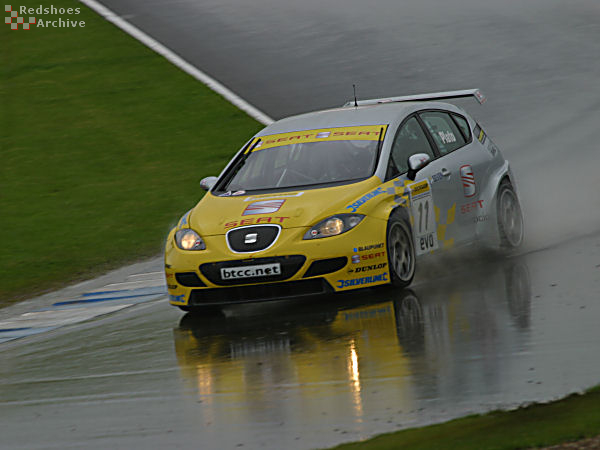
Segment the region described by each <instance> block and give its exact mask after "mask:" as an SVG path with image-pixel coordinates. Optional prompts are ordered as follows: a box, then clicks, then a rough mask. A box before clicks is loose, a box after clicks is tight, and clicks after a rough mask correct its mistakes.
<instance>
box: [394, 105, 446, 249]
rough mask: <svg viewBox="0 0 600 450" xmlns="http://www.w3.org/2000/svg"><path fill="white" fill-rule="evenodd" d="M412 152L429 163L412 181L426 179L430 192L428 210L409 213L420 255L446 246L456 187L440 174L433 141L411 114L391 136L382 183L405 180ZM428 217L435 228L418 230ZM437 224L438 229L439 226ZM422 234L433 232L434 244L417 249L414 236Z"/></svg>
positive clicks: (440, 165)
mask: <svg viewBox="0 0 600 450" xmlns="http://www.w3.org/2000/svg"><path fill="white" fill-rule="evenodd" d="M416 153H425V154H427V155H429V157H430V158H431V162H430V163H429V164H428V165H427V166H425V167H424V168H423V169H421V170H420V171H419V172H417V175H416V177H415V180H414V182H415V183H418V182H420V181H423V180H428V181H429V184H430V187H431V193H432V203H433V207H432V208H429V207H428V206H429V205H427V204H424V205H423V206H424V207H425V208H422V209H420V210H419V209H418V208H419V206H418V205H417V207H416V208H414V210H413V218H414V223H413V235H414V237H415V249H416V251H417V254H423V253H427V252H428V251H431V250H435V249H437V248H443V247H445V246H447V245H448V241H447V236H446V227H447V221H448V215H449V214H450V215H452V214H453V213H452V212H451V211H450V212H449V210H451V208H453V207H454V208H456V206H455V203H456V187H455V186H453V185H452V183H451V182H450V179H449V178H448V177H445V176H443V175H442V174H443V173H444V171H443V164H444V162H443V161H441V158H440V157H439V153H438V152H437V150H436V149H435V144H434V141H433V140H432V139H431V137H428V136H427V134H426V131H425V127H424V125H423V124H422V122H421V121H420V119H419V118H418V116H417V115H416V114H413V115H410V116H408V117H407V118H406V119H405V120H404V121H403V122H402V124H401V125H400V127H399V128H398V131H397V132H396V135H395V136H394V141H393V143H392V148H391V151H390V159H389V162H388V167H387V173H386V177H385V178H386V181H387V180H391V179H393V178H395V177H398V176H404V177H406V175H405V174H406V172H407V171H408V158H409V157H410V156H411V155H414V154H416ZM453 205H454V206H453ZM411 207H412V206H411ZM430 209H431V210H430ZM430 215H431V216H430ZM429 217H433V218H435V221H434V225H433V226H434V227H437V229H436V230H420V228H423V226H424V224H426V223H428V222H429V220H428V219H429ZM440 223H441V225H442V226H441V227H440V226H439V224H440ZM425 231H435V238H436V241H435V242H434V243H433V245H425V246H423V248H421V247H422V246H421V242H419V239H418V237H419V236H425V235H426V234H425ZM449 242H453V241H449Z"/></svg>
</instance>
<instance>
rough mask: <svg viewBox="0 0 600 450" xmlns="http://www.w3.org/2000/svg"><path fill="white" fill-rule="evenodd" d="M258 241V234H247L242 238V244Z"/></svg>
mask: <svg viewBox="0 0 600 450" xmlns="http://www.w3.org/2000/svg"><path fill="white" fill-rule="evenodd" d="M257 240H258V233H248V234H247V235H246V236H245V237H244V244H254V243H256V241H257Z"/></svg>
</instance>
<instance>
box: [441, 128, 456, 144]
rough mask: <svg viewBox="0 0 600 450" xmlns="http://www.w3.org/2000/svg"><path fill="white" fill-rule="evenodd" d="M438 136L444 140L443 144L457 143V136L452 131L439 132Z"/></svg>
mask: <svg viewBox="0 0 600 450" xmlns="http://www.w3.org/2000/svg"><path fill="white" fill-rule="evenodd" d="M438 136H439V137H440V139H441V140H442V143H443V144H451V143H453V142H456V136H454V133H452V132H451V131H438Z"/></svg>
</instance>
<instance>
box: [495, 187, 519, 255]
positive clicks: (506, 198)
mask: <svg viewBox="0 0 600 450" xmlns="http://www.w3.org/2000/svg"><path fill="white" fill-rule="evenodd" d="M497 203H498V233H499V234H500V247H501V248H502V249H505V250H511V249H515V248H518V247H519V246H520V245H521V243H522V242H523V214H522V213H521V206H520V205H519V199H518V198H517V194H516V193H515V190H514V189H513V187H512V185H511V184H510V182H508V181H506V180H505V181H503V182H502V183H501V184H500V187H499V188H498V202H497Z"/></svg>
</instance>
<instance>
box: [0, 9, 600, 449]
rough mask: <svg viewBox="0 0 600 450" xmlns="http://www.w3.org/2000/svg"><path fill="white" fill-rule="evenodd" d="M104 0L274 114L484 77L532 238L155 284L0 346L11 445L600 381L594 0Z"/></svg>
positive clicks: (381, 420)
mask: <svg viewBox="0 0 600 450" xmlns="http://www.w3.org/2000/svg"><path fill="white" fill-rule="evenodd" d="M104 3H105V4H106V5H107V6H109V7H111V8H113V9H114V10H115V11H116V12H118V13H120V14H122V15H123V16H124V17H125V18H126V19H128V20H130V21H131V22H132V23H134V24H135V25H137V26H139V27H140V28H141V29H143V30H144V31H146V32H148V33H149V34H151V35H152V36H153V37H155V38H157V39H158V40H160V41H161V42H163V43H165V44H166V45H167V46H169V47H170V48H171V49H173V50H175V51H177V52H178V53H179V54H180V55H182V56H183V57H185V58H186V59H187V60H189V61H190V62H192V63H194V64H196V65H197V66H198V67H200V68H201V69H202V70H205V71H206V72H208V73H209V74H211V75H212V76H214V77H215V78H217V79H218V80H220V81H222V82H223V83H224V84H226V85H228V86H229V87H230V88H231V89H233V90H234V91H235V92H236V93H238V94H240V95H241V96H242V97H244V98H246V99H247V100H248V101H250V102H251V103H253V104H254V105H255V106H257V107H258V108H260V109H262V110H263V111H264V112H266V113H267V114H269V115H271V116H273V117H276V118H278V117H282V116H285V115H288V114H293V113H297V112H303V111H308V110H312V109H318V108H323V107H328V106H337V105H341V104H343V103H344V102H345V101H346V100H348V99H349V98H350V97H351V92H352V83H356V84H357V85H358V93H359V97H362V98H365V97H382V96H386V95H402V94H410V93H418V92H426V91H439V90H446V89H462V88H470V87H479V88H481V89H482V90H483V91H484V92H485V93H486V94H487V95H488V97H489V101H488V103H486V104H485V105H484V106H482V107H480V106H478V105H476V104H475V103H474V102H460V105H462V106H464V107H466V108H467V109H468V111H469V112H471V113H472V114H473V115H474V116H475V117H476V118H478V119H480V120H481V121H482V122H483V124H484V127H485V128H486V131H487V132H488V134H489V135H490V136H491V137H492V138H493V139H494V140H495V141H496V142H497V143H498V144H499V146H500V148H501V149H502V151H503V153H504V155H505V157H507V158H508V159H509V160H510V161H511V163H512V166H513V168H514V171H515V172H516V175H517V177H518V178H517V179H518V182H519V184H518V185H519V189H520V196H521V198H522V201H523V206H524V212H525V219H526V224H527V230H526V231H527V236H526V243H525V249H524V251H523V255H522V256H520V257H513V258H508V259H506V260H499V261H491V262H487V263H484V262H483V261H481V260H480V259H475V260H473V259H471V260H470V261H466V262H463V260H459V261H460V263H458V264H457V263H456V262H453V263H447V264H440V265H436V266H435V267H434V266H426V267H422V268H421V270H420V274H419V279H418V280H417V283H416V284H415V285H414V286H413V287H412V289H411V290H410V291H397V290H393V289H387V288H384V289H369V290H362V291H359V292H357V293H355V294H352V295H343V296H331V297H329V298H320V299H314V300H311V301H309V302H307V301H303V302H277V303H271V304H264V305H253V306H244V307H238V308H228V309H226V310H224V311H222V312H220V313H219V314H216V315H214V316H212V317H210V318H204V319H193V318H191V317H189V316H183V315H182V314H181V313H180V312H179V311H178V310H176V309H174V308H172V307H170V306H168V305H166V300H165V299H159V300H158V301H152V302H148V303H146V304H144V305H138V306H131V307H128V308H125V309H123V310H122V311H120V312H119V313H115V314H112V315H109V316H106V317H104V318H101V319H96V320H95V321H92V322H87V323H86V324H85V325H83V326H82V325H70V326H68V327H66V328H61V329H58V330H55V331H53V332H50V333H46V334H43V335H40V336H36V337H31V338H24V339H20V340H17V341H13V342H7V343H4V344H0V345H1V346H2V347H0V436H2V438H1V441H0V447H7V448H66V447H69V446H71V447H75V448H80V447H91V448H106V447H113V448H139V447H165V446H175V445H180V446H182V447H192V446H194V447H200V448H215V449H216V448H236V447H238V446H242V445H243V447H244V448H261V447H267V448H312V447H323V446H327V445H333V444H336V443H339V442H344V441H350V440H356V439H360V438H365V437H367V436H371V435H373V434H375V433H379V432H383V431H391V430H395V429H399V428H403V427H410V426H415V425H421V424H427V423H432V422H436V421H441V420H445V419H448V418H452V417H457V416H460V415H464V414H466V413H472V412H481V411H487V410H490V409H496V408H499V407H502V408H508V407H515V406H517V405H519V404H522V403H523V402H529V401H547V400H551V399H554V398H557V397H560V396H564V395H566V394H568V393H571V392H574V391H579V390H582V389H584V388H587V387H590V386H592V385H595V384H597V383H598V382H599V381H600V377H599V374H600V357H599V356H600V332H599V331H598V325H597V324H598V322H600V304H599V301H598V300H599V299H600V234H599V232H598V231H599V230H600V200H598V199H599V197H598V196H597V192H598V188H599V187H600V176H599V175H598V168H599V167H600V152H598V136H597V135H598V124H599V123H600V90H599V89H598V81H597V80H598V79H599V78H600V59H599V58H598V56H599V55H600V6H599V5H598V3H597V2H595V1H592V0H589V1H579V0H577V1H573V2H569V3H568V4H567V3H565V2H559V1H552V0H544V1H542V0H532V1H529V2H527V4H526V5H525V4H524V3H523V2H512V1H496V2H480V1H475V0H461V1H454V2H442V1H434V0H426V1H420V2H416V1H408V2H402V4H400V3H399V2H393V1H391V0H389V1H381V2H378V3H376V4H375V6H373V4H368V5H367V4H366V3H365V4H363V3H361V2H356V1H351V2H334V1H328V2H322V1H320V2H314V1H308V2H301V3H300V2H296V3H291V2H286V3H283V2H272V1H267V0H257V1H256V2H252V3H248V2H241V1H237V0H227V1H219V2H217V1H212V0H211V1H204V2H201V3H200V2H196V1H191V0H181V1H177V2H162V1H161V2H159V1H144V2H141V1H133V0H126V1H116V0H110V1H106V2H104ZM397 3H398V4H397ZM233 150H234V149H232V152H233ZM199 151H200V150H199ZM573 237H575V238H573ZM450 268H452V270H450Z"/></svg>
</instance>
